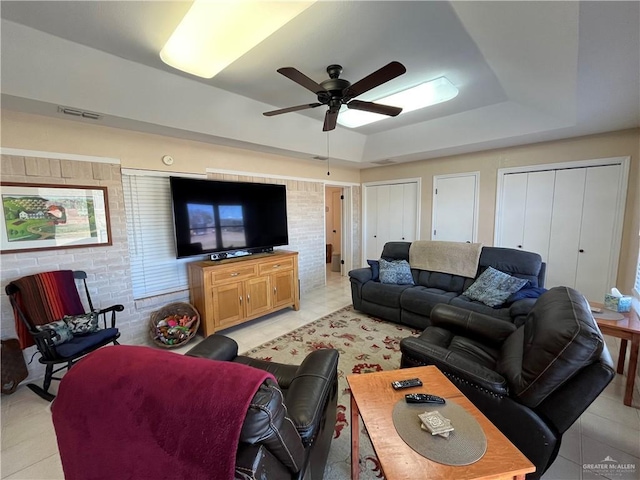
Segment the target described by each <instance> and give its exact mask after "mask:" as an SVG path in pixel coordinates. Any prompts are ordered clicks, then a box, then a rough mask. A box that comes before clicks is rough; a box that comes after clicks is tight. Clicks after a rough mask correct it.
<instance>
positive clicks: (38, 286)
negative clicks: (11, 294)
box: [12, 270, 84, 350]
mask: <svg viewBox="0 0 640 480" xmlns="http://www.w3.org/2000/svg"><path fill="white" fill-rule="evenodd" d="M12 283H13V284H14V285H16V286H17V287H18V289H19V292H18V294H17V295H16V302H17V304H18V308H20V310H22V312H23V313H24V314H25V315H26V317H27V319H29V320H30V321H31V323H33V324H34V325H45V324H47V323H51V322H55V321H56V320H61V319H62V317H64V316H65V315H81V314H83V313H84V307H83V305H82V301H81V300H80V295H78V289H77V288H76V282H75V279H74V278H73V272H72V271H71V270H58V271H55V272H44V273H36V274H35V275H29V276H27V277H22V278H20V279H18V280H15V281H13V282H12ZM14 317H15V323H16V333H17V334H18V339H19V340H20V348H22V349H23V350H24V349H25V348H27V347H30V346H31V345H34V341H33V337H32V336H31V333H29V329H28V328H27V326H26V325H25V324H24V322H22V320H21V319H20V317H19V316H18V312H17V311H15V308H14Z"/></svg>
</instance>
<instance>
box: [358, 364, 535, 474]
mask: <svg viewBox="0 0 640 480" xmlns="http://www.w3.org/2000/svg"><path fill="white" fill-rule="evenodd" d="M415 377H418V378H419V379H420V380H422V384H423V385H422V387H417V388H407V389H404V390H397V391H396V390H394V389H393V388H391V382H392V381H394V380H405V379H408V378H415ZM347 382H348V383H349V387H350V388H351V478H352V479H357V478H358V476H359V473H360V466H359V447H360V443H359V433H360V425H359V420H358V415H360V416H362V420H363V422H364V425H365V427H366V428H367V432H368V433H369V437H370V438H371V443H372V444H373V448H374V449H375V452H376V455H377V457H378V460H380V465H381V466H382V469H383V471H384V475H385V477H386V478H387V480H405V479H408V478H410V479H412V480H417V479H421V478H424V479H427V478H428V479H431V480H436V479H447V480H449V479H455V480H468V479H492V480H495V479H507V478H509V479H517V480H524V478H525V475H526V474H527V473H531V472H534V471H535V469H536V468H535V466H534V465H533V464H532V463H531V462H530V461H529V460H528V459H527V457H525V456H524V455H523V454H522V453H521V452H520V451H519V450H518V449H517V448H516V447H515V446H514V445H513V444H512V443H511V442H510V441H509V440H508V439H507V438H506V437H505V436H504V435H503V434H502V433H501V432H500V431H499V430H498V429H497V428H496V427H495V426H494V425H493V424H492V423H491V422H490V421H489V420H488V419H487V417H485V416H484V415H483V414H482V413H481V412H480V410H478V409H477V408H476V407H475V406H474V405H473V404H472V403H471V402H470V401H469V399H467V397H465V396H464V395H463V394H462V392H460V390H458V389H457V388H456V387H455V385H453V383H451V382H450V381H449V380H448V379H447V378H446V377H445V376H444V375H443V374H442V373H441V372H440V370H438V369H437V368H436V367H434V366H429V367H416V368H403V369H401V370H390V371H383V372H375V373H365V374H360V375H350V376H348V377H347ZM406 393H432V394H435V395H439V396H441V397H443V398H445V399H447V400H450V401H453V402H455V403H457V404H458V405H460V406H462V407H464V408H465V409H466V410H467V411H468V412H470V413H471V414H472V415H473V416H474V417H475V419H476V420H477V421H478V423H479V424H480V426H481V427H482V429H483V430H484V434H485V435H486V437H487V451H486V453H485V454H484V456H483V457H482V458H481V459H480V460H478V461H477V462H475V463H472V464H471V465H466V466H450V465H443V464H441V463H437V462H434V461H431V460H429V459H427V458H425V457H423V456H422V455H420V454H419V453H417V452H416V451H414V450H413V449H412V448H411V447H409V446H408V445H407V444H406V443H404V441H403V440H402V439H401V438H400V436H399V435H398V433H397V432H396V429H395V426H394V425H393V419H392V416H391V414H392V411H393V406H394V405H395V404H396V402H397V401H398V400H401V399H404V395H405V394H406Z"/></svg>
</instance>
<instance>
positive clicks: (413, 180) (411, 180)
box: [360, 177, 422, 265]
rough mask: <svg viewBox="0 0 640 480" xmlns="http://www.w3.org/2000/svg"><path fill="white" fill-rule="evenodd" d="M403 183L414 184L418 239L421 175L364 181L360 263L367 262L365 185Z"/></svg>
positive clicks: (364, 263)
mask: <svg viewBox="0 0 640 480" xmlns="http://www.w3.org/2000/svg"><path fill="white" fill-rule="evenodd" d="M403 183H415V184H416V240H420V218H421V217H422V214H421V206H422V178H421V177H413V178H399V179H395V180H380V181H377V182H366V183H363V184H362V185H361V192H362V193H361V197H362V207H361V209H362V210H361V211H362V215H361V217H362V218H361V221H362V238H361V240H360V242H361V245H362V248H361V252H362V265H366V264H367V258H366V257H367V253H366V249H365V241H366V238H367V222H366V216H365V213H366V211H367V187H378V186H380V185H398V184H403Z"/></svg>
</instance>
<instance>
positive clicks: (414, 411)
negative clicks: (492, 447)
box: [392, 400, 487, 466]
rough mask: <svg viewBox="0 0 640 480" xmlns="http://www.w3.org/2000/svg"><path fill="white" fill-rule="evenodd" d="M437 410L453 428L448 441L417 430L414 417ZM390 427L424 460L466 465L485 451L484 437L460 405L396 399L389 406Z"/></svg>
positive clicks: (418, 428) (417, 421) (418, 426)
mask: <svg viewBox="0 0 640 480" xmlns="http://www.w3.org/2000/svg"><path fill="white" fill-rule="evenodd" d="M434 410H435V411H438V412H440V414H441V415H442V416H444V417H445V418H448V419H449V420H451V425H453V427H454V428H455V430H454V431H452V432H451V433H450V434H449V438H442V437H440V436H439V435H431V434H430V433H429V432H426V431H424V430H422V429H421V428H420V424H421V422H420V419H419V418H418V415H419V414H421V413H424V412H432V411H434ZM392 415H393V425H394V426H395V427H396V431H397V432H398V435H400V438H402V440H404V442H405V443H406V444H407V445H409V446H410V447H411V448H412V449H413V450H415V451H416V452H418V453H419V454H420V455H422V456H423V457H425V458H428V459H429V460H433V461H434V462H438V463H442V464H444V465H456V466H460V465H469V464H471V463H474V462H477V461H478V460H480V459H481V458H482V456H483V455H484V453H485V452H486V451H487V437H486V436H485V435H484V432H483V431H482V427H481V426H480V424H479V423H478V422H477V421H476V419H475V418H473V416H472V415H471V414H470V413H469V412H467V411H466V410H465V409H464V408H462V407H461V406H460V405H458V404H456V403H454V402H452V401H451V400H447V403H446V404H445V405H430V404H407V403H406V402H405V401H404V400H400V401H399V402H398V403H396V404H395V406H394V407H393V414H392Z"/></svg>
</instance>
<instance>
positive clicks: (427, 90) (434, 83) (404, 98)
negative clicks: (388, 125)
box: [338, 77, 458, 128]
mask: <svg viewBox="0 0 640 480" xmlns="http://www.w3.org/2000/svg"><path fill="white" fill-rule="evenodd" d="M457 95H458V89H457V88H456V87H455V86H454V85H453V84H452V83H451V82H450V81H449V80H447V78H446V77H438V78H436V79H435V80H431V81H429V82H425V83H421V84H420V85H418V86H415V87H413V88H408V89H406V90H403V91H401V92H398V93H394V94H393V95H389V96H387V97H383V98H380V99H377V100H370V101H371V102H375V103H381V104H383V105H391V106H393V107H402V113H401V114H400V115H402V114H403V113H407V112H412V111H414V110H418V109H420V108H425V107H429V106H431V105H435V104H437V103H442V102H446V101H447V100H451V99H452V98H455V97H456V96H457ZM343 108H346V106H345V105H343ZM385 118H390V117H389V116H388V115H380V114H379V113H371V112H363V111H362V110H355V109H348V108H346V110H341V111H340V115H338V123H339V124H340V125H344V126H345V127H349V128H357V127H361V126H363V125H368V124H369V123H373V122H377V121H379V120H384V119H385Z"/></svg>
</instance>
